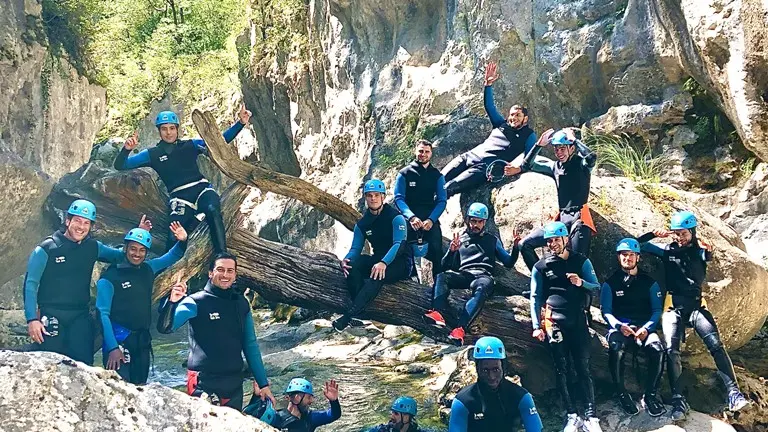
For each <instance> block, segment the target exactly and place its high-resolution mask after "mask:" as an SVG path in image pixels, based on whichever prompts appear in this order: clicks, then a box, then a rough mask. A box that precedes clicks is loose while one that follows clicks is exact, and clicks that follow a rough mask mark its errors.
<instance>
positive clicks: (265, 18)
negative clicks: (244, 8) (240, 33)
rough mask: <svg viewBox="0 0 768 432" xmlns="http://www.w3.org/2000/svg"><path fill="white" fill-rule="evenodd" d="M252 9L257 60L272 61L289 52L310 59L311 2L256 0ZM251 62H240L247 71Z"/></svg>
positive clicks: (300, 57) (298, 57)
mask: <svg viewBox="0 0 768 432" xmlns="http://www.w3.org/2000/svg"><path fill="white" fill-rule="evenodd" d="M252 13H253V17H252V20H251V22H252V23H253V25H254V27H255V31H256V41H255V45H256V46H255V47H254V54H256V56H257V62H261V63H265V64H270V63H272V62H274V61H276V60H282V59H285V58H286V57H287V56H288V55H289V54H290V55H293V56H296V57H297V59H298V60H302V61H306V60H308V59H309V55H310V52H309V48H310V43H309V36H308V34H307V27H306V26H307V19H308V18H307V14H308V6H307V4H306V3H305V2H304V1H303V0H255V1H254V2H253V5H252ZM249 66H250V64H248V63H246V64H242V63H241V67H242V68H243V69H244V70H246V71H247V69H248V67H249Z"/></svg>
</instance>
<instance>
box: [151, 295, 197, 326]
mask: <svg viewBox="0 0 768 432" xmlns="http://www.w3.org/2000/svg"><path fill="white" fill-rule="evenodd" d="M160 302H161V303H160V304H161V305H160V316H159V317H158V319H157V331H158V332H160V333H164V334H168V333H173V332H175V331H176V330H178V329H179V327H181V326H183V325H184V324H185V323H186V322H187V321H189V320H191V319H192V318H194V317H196V316H197V303H195V300H194V299H193V298H192V297H184V298H183V299H182V300H181V301H178V302H172V301H170V298H169V297H166V298H165V299H163V300H161V301H160Z"/></svg>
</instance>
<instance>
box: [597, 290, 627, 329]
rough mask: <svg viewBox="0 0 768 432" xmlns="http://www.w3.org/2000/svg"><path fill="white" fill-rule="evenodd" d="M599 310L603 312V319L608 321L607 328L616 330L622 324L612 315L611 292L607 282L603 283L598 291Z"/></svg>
mask: <svg viewBox="0 0 768 432" xmlns="http://www.w3.org/2000/svg"><path fill="white" fill-rule="evenodd" d="M600 309H601V310H602V311H603V317H605V320H606V321H608V326H609V327H610V328H613V329H616V330H618V329H619V327H621V324H622V323H621V321H619V320H618V319H617V318H616V317H615V316H614V315H613V290H612V289H611V286H610V285H608V282H605V283H603V288H602V289H601V291H600Z"/></svg>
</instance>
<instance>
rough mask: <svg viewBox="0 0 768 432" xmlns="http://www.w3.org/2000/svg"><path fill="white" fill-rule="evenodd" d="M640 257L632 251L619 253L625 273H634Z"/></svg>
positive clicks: (620, 263)
mask: <svg viewBox="0 0 768 432" xmlns="http://www.w3.org/2000/svg"><path fill="white" fill-rule="evenodd" d="M638 261H640V255H638V254H637V253H635V252H632V251H621V252H619V265H620V266H621V268H622V269H623V270H625V271H632V270H634V269H635V268H636V267H637V262H638Z"/></svg>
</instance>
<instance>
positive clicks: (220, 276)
mask: <svg viewBox="0 0 768 432" xmlns="http://www.w3.org/2000/svg"><path fill="white" fill-rule="evenodd" d="M208 278H209V279H211V283H212V284H213V286H215V287H218V288H221V289H229V288H230V287H232V284H233V283H234V282H235V279H237V263H235V260H233V259H231V258H221V259H217V260H216V262H215V263H214V265H213V270H211V271H209V272H208Z"/></svg>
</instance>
